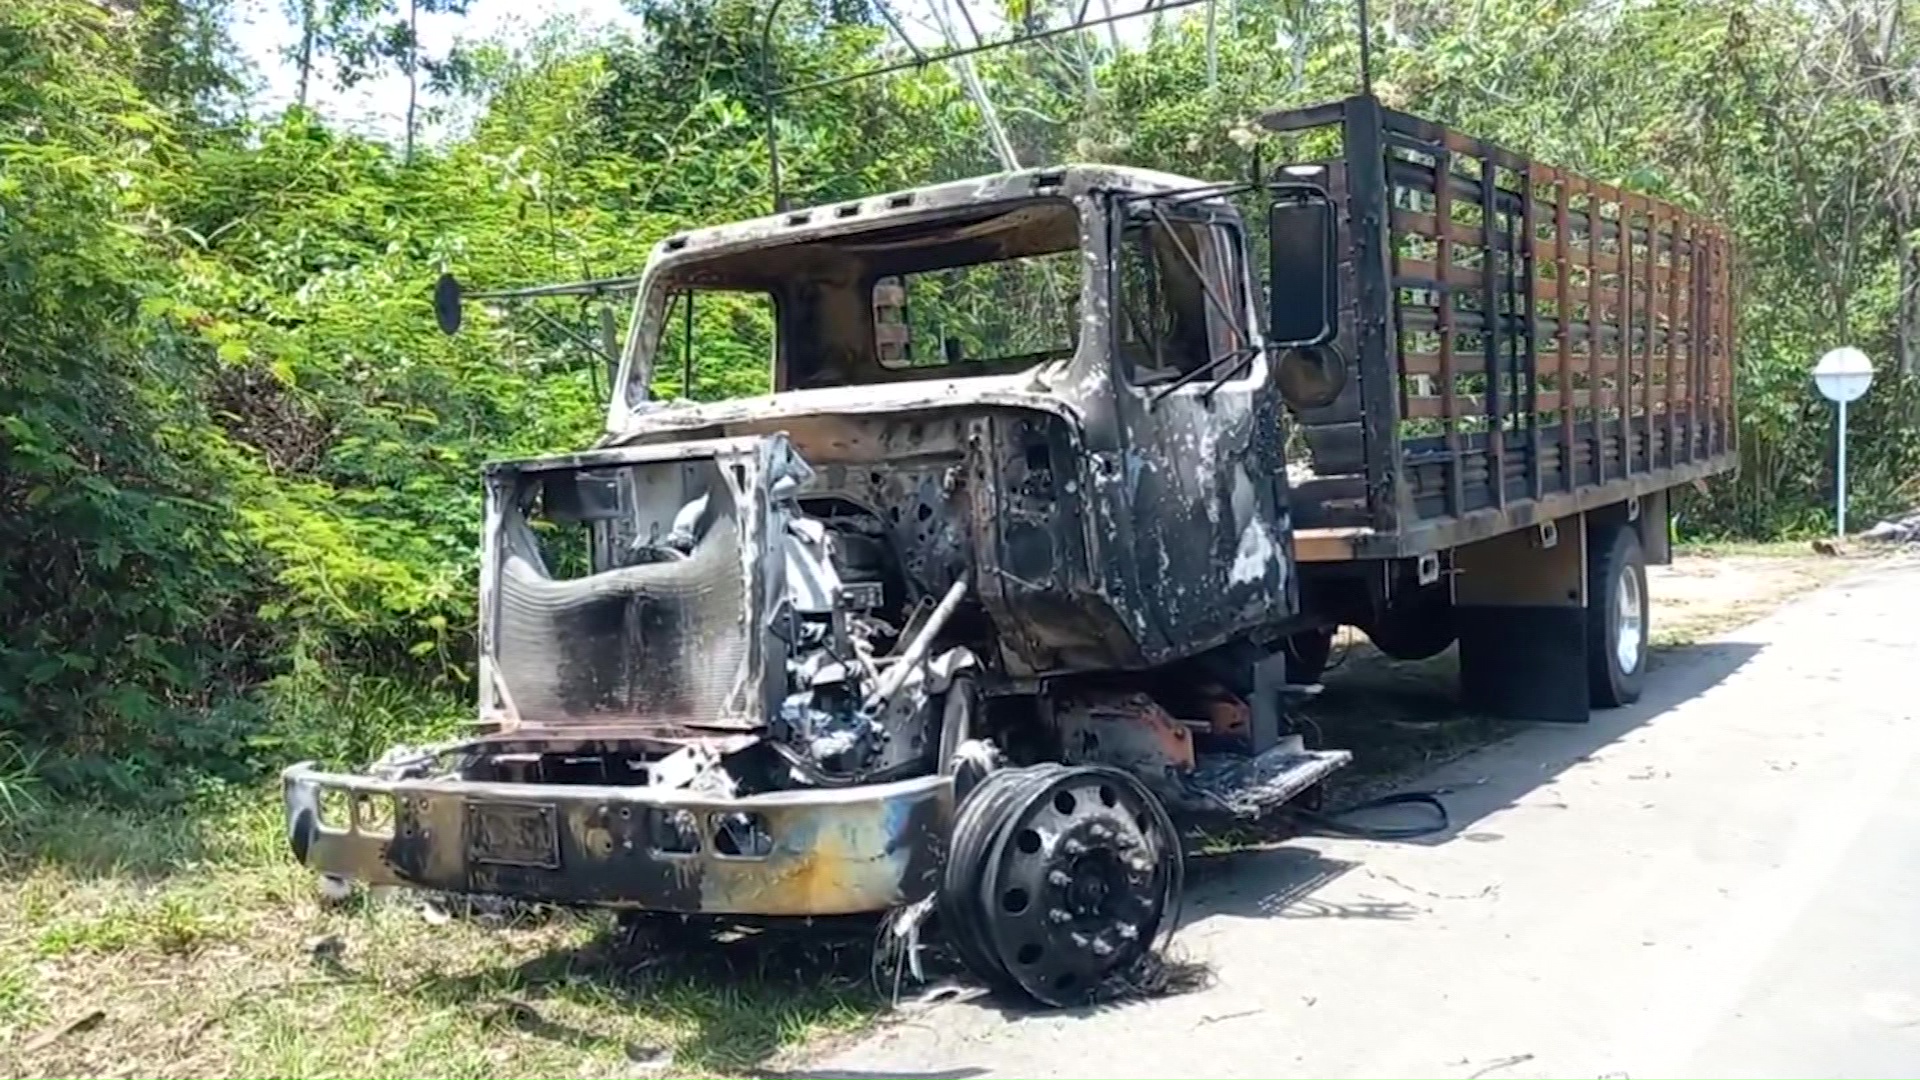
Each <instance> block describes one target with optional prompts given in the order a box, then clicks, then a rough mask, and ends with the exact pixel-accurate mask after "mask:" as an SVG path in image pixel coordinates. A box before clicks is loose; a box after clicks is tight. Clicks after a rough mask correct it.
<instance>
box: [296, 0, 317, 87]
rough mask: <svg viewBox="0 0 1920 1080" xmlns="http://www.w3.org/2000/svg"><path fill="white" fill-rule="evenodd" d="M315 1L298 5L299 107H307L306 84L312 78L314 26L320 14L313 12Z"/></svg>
mask: <svg viewBox="0 0 1920 1080" xmlns="http://www.w3.org/2000/svg"><path fill="white" fill-rule="evenodd" d="M315 3H316V0H301V3H300V60H299V64H300V107H301V108H302V109H304V108H306V107H307V84H308V82H309V81H310V80H311V79H312V77H313V36H314V34H315V33H316V32H317V31H318V27H317V26H316V25H315V24H316V23H317V22H318V21H319V19H320V13H319V12H318V11H316V10H314V6H315Z"/></svg>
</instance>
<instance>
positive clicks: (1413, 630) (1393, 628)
mask: <svg viewBox="0 0 1920 1080" xmlns="http://www.w3.org/2000/svg"><path fill="white" fill-rule="evenodd" d="M1362 629H1364V630H1365V631H1366V632H1367V638H1368V639H1369V640H1370V641H1372V642H1373V646H1374V648H1376V649H1379V650H1380V651H1381V652H1383V653H1386V654H1387V655H1388V656H1391V657H1393V658H1394V659H1395V660H1425V659H1427V658H1428V657H1433V656H1439V655H1440V654H1441V653H1443V652H1445V651H1446V650H1447V646H1449V645H1451V644H1453V639H1454V636H1455V634H1456V630H1455V627H1454V622H1453V598H1452V597H1450V596H1448V595H1447V591H1446V589H1445V588H1443V587H1441V586H1438V585H1429V586H1427V587H1426V588H1424V589H1422V590H1420V592H1419V593H1417V594H1415V595H1414V596H1413V597H1412V598H1410V599H1407V600H1404V601H1402V602H1400V603H1398V604H1394V605H1392V606H1390V607H1388V608H1387V609H1386V610H1385V611H1383V612H1381V613H1380V614H1379V616H1378V617H1376V618H1375V619H1374V620H1373V625H1371V626H1366V627H1362Z"/></svg>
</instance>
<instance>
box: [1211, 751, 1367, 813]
mask: <svg viewBox="0 0 1920 1080" xmlns="http://www.w3.org/2000/svg"><path fill="white" fill-rule="evenodd" d="M1352 760H1353V752H1352V751H1349V750H1309V749H1307V748H1306V745H1305V744H1304V743H1302V742H1301V740H1300V736H1298V735H1289V736H1286V737H1285V738H1283V739H1281V740H1280V742H1279V743H1277V744H1276V745H1274V746H1273V747H1272V748H1271V749H1269V750H1266V751H1265V752H1263V753H1259V754H1255V755H1253V756H1252V757H1242V756H1240V755H1228V754H1207V755H1203V756H1202V757H1201V758H1200V760H1199V762H1198V763H1197V765H1196V766H1195V768H1194V770H1193V774H1192V775H1191V776H1189V777H1188V779H1187V788H1188V790H1189V792H1190V793H1191V794H1192V795H1193V796H1194V797H1193V798H1192V799H1191V800H1189V804H1188V808H1189V809H1191V810H1193V811H1195V812H1199V813H1213V814H1221V813H1224V814H1227V815H1229V816H1232V817H1234V818H1238V819H1242V820H1252V819H1254V818H1260V817H1265V816H1266V815H1267V814H1270V813H1272V812H1273V811H1275V810H1277V809H1279V808H1280V806H1281V805H1282V804H1284V803H1286V802H1287V801H1288V800H1289V799H1292V798H1294V797H1295V796H1297V795H1299V794H1300V793H1301V792H1303V791H1305V790H1307V789H1308V788H1310V787H1312V786H1313V785H1315V784H1317V783H1319V782H1320V781H1322V780H1324V779H1326V778H1327V777H1328V776H1331V775H1332V774H1333V773H1334V772H1336V771H1338V770H1339V769H1340V768H1342V767H1344V766H1345V765H1346V764H1347V763H1348V762H1350V761H1352Z"/></svg>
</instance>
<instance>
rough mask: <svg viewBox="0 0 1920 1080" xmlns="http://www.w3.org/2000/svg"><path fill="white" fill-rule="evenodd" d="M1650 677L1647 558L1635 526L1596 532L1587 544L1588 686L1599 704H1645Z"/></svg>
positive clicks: (1625, 525) (1604, 706) (1615, 527)
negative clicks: (1644, 689)
mask: <svg viewBox="0 0 1920 1080" xmlns="http://www.w3.org/2000/svg"><path fill="white" fill-rule="evenodd" d="M1646 675H1647V557H1646V553H1645V552H1644V551H1642V550H1641V548H1640V534H1639V532H1638V531H1636V530H1635V529H1634V528H1633V526H1632V525H1629V524H1626V523H1616V524H1612V525H1608V526H1606V527H1604V528H1601V529H1596V530H1594V532H1593V533H1592V534H1591V535H1589V537H1588V545H1587V686H1588V689H1589V692H1590V693H1591V695H1592V698H1593V705H1594V707H1595V708H1599V709H1610V708H1614V707H1615V706H1619V705H1630V704H1632V703H1633V702H1636V701H1638V700H1640V688H1641V686H1642V685H1643V684H1644V683H1645V682H1646Z"/></svg>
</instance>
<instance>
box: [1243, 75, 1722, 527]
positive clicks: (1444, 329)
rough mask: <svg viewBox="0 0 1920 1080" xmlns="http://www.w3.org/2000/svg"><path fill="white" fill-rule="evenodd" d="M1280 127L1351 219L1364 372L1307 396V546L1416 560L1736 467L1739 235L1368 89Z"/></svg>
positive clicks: (1301, 426)
mask: <svg viewBox="0 0 1920 1080" xmlns="http://www.w3.org/2000/svg"><path fill="white" fill-rule="evenodd" d="M1263 123H1264V125H1265V126H1266V127H1267V128H1268V129H1270V130H1273V131H1277V132H1284V133H1290V134H1291V135H1293V136H1295V142H1296V143H1297V148H1298V150H1299V151H1300V153H1299V157H1300V161H1299V163H1298V164H1294V165H1289V166H1286V167H1285V168H1284V170H1283V171H1284V174H1285V178H1286V179H1288V180H1291V181H1306V182H1309V183H1315V184H1320V185H1323V186H1324V187H1325V188H1326V190H1327V192H1328V195H1329V196H1330V197H1331V199H1332V201H1333V203H1334V205H1335V207H1336V208H1337V210H1338V217H1339V226H1338V244H1339V251H1340V254H1341V270H1340V290H1341V295H1340V300H1341V310H1340V323H1339V329H1338V334H1337V336H1336V337H1335V339H1334V341H1333V343H1332V346H1331V350H1332V353H1331V356H1332V359H1333V360H1334V361H1336V362H1338V363H1341V364H1345V365H1346V366H1347V374H1348V379H1347V381H1346V385H1345V387H1344V388H1343V389H1342V390H1341V392H1340V393H1339V394H1338V396H1336V397H1335V398H1334V399H1333V400H1332V401H1331V402H1329V403H1327V404H1325V405H1324V406H1322V407H1318V408H1312V407H1309V408H1301V407H1299V406H1298V404H1296V406H1295V408H1294V419H1295V423H1296V437H1297V438H1298V439H1299V443H1300V444H1299V446H1297V447H1296V449H1295V450H1294V451H1293V453H1292V456H1293V457H1294V458H1295V459H1296V460H1298V459H1300V458H1304V462H1303V464H1304V465H1305V466H1307V468H1306V469H1301V468H1299V465H1298V464H1296V467H1295V469H1294V472H1295V475H1294V477H1293V481H1292V482H1293V500H1294V521H1295V525H1296V529H1297V533H1296V547H1297V549H1298V554H1299V557H1300V558H1302V559H1304V560H1309V561H1324V560H1336V559H1347V558H1370V557H1394V556H1406V555H1414V554H1420V553H1424V552H1428V551H1434V550H1438V549H1441V548H1445V547H1450V546H1453V545H1456V544H1460V543H1466V542H1469V541H1471V540H1475V539H1480V538H1482V537H1486V536H1491V535H1495V534H1498V533H1501V532H1505V531H1508V530H1510V529H1514V528H1519V527H1522V526H1525V525H1527V524H1529V523H1531V522H1534V521H1537V520H1545V519H1550V518H1554V517H1559V516H1562V515H1564V514H1568V513H1573V512H1577V511H1580V510H1585V509H1589V508H1591V507H1594V506H1600V505H1604V504H1607V503H1612V502H1618V501H1620V500H1622V499H1626V498H1628V497H1631V496H1635V495H1641V494H1646V493H1649V492H1653V491H1659V490H1663V489H1666V488H1669V487H1673V486H1675V485H1677V484H1682V483H1686V482H1688V481H1690V480H1696V479H1700V478H1704V477H1706V476H1710V475H1713V474H1715V473H1720V472H1725V471H1728V470H1730V469H1732V468H1733V467H1734V465H1735V462H1736V447H1735V421H1734V412H1733V408H1734V396H1733V359H1732V357H1733V326H1734V323H1733V303H1732V301H1733V297H1732V292H1733V285H1732V276H1733V275H1732V248H1731V243H1730V241H1729V238H1728V235H1727V232H1726V230H1725V229H1723V228H1721V227H1720V226H1719V225H1717V224H1715V223H1712V222H1710V221H1707V220H1705V219H1703V218H1701V217H1699V216H1698V215H1695V214H1692V213H1689V212H1688V211H1685V210H1682V209H1680V208H1679V207H1677V206H1674V205H1672V204H1670V203H1667V202H1664V201H1662V200H1659V199H1655V198H1652V197H1649V196H1645V195H1640V194H1636V193H1633V192H1628V191H1623V190H1621V189H1619V188H1616V187H1613V186H1610V185H1607V184H1601V183H1597V182H1594V181H1591V180H1587V179H1585V178H1582V177H1580V176H1577V175H1575V174H1573V173H1571V172H1568V171H1567V170H1564V169H1559V168H1555V167H1553V166H1549V165H1545V164H1542V163H1539V162H1535V161H1532V160H1529V159H1528V158H1526V157H1525V156H1523V155H1520V154H1517V153H1514V152H1512V151H1509V150H1505V149H1502V148H1500V147H1497V146H1494V145H1492V144H1490V143H1487V142H1485V141H1483V140H1480V139H1475V138H1472V137H1470V136H1467V135H1463V134H1461V133H1459V132H1457V131H1453V130H1451V129H1449V128H1446V127H1444V126H1442V125H1440V124H1436V123H1433V122H1431V121H1427V120H1423V119H1420V118H1419V117H1415V116H1411V115H1408V114H1406V113H1401V112H1396V111H1394V110H1392V109H1388V108H1385V107H1383V106H1382V105H1381V104H1380V103H1379V102H1378V101H1377V100H1375V99H1373V98H1370V97H1354V98H1348V99H1346V100H1343V101H1338V102H1333V103H1330V104H1326V105H1319V106H1314V107H1311V108H1305V109H1292V110H1284V111H1280V112H1275V113H1271V114H1269V115H1267V116H1266V117H1265V118H1263ZM1623 239H1624V242H1623ZM1275 277H1276V281H1280V282H1284V280H1285V277H1284V271H1283V270H1282V269H1281V268H1276V271H1275ZM1309 470H1310V471H1309Z"/></svg>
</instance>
